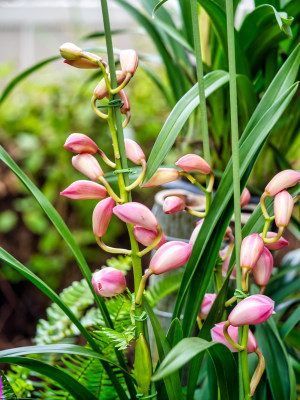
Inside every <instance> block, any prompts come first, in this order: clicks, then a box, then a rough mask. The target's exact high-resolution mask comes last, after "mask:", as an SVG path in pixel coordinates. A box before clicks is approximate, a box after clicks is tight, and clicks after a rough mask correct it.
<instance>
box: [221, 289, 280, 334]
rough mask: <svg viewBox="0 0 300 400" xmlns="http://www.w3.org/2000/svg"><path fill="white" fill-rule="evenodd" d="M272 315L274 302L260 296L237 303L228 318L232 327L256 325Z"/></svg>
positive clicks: (250, 297)
mask: <svg viewBox="0 0 300 400" xmlns="http://www.w3.org/2000/svg"><path fill="white" fill-rule="evenodd" d="M272 314H274V301H273V300H272V299H270V298H269V297H267V296H264V295H262V294H256V295H253V296H249V297H247V298H246V299H244V300H242V301H241V302H240V303H238V304H237V305H236V306H235V307H234V309H233V310H232V311H231V313H230V314H229V316H228V321H229V322H230V324H231V325H233V326H242V325H256V324H261V323H262V322H265V321H266V320H267V319H268V318H269V317H270V315H272Z"/></svg>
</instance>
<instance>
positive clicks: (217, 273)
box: [214, 265, 223, 293]
mask: <svg viewBox="0 0 300 400" xmlns="http://www.w3.org/2000/svg"><path fill="white" fill-rule="evenodd" d="M214 277H215V286H216V289H217V290H216V292H217V293H219V291H220V289H221V287H222V284H223V279H222V265H216V266H215V269H214Z"/></svg>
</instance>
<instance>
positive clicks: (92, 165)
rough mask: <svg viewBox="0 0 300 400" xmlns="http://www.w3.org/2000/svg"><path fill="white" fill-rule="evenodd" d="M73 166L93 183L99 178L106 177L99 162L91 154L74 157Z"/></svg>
mask: <svg viewBox="0 0 300 400" xmlns="http://www.w3.org/2000/svg"><path fill="white" fill-rule="evenodd" d="M72 165H73V167H74V168H76V169H77V170H78V171H79V172H81V173H82V174H84V175H86V176H87V177H88V178H90V179H91V180H92V181H97V180H98V179H99V177H101V176H104V173H103V171H102V168H101V167H100V165H99V163H98V161H97V160H96V158H95V157H94V156H92V155H91V154H88V153H82V154H78V155H77V156H74V157H72Z"/></svg>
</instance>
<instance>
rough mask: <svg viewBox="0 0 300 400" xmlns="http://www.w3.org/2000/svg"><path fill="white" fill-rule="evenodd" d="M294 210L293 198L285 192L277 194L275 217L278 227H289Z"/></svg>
mask: <svg viewBox="0 0 300 400" xmlns="http://www.w3.org/2000/svg"><path fill="white" fill-rule="evenodd" d="M293 209H294V200H293V197H292V196H291V195H290V194H289V192H287V191H286V190H283V191H282V192H280V193H278V194H276V196H275V198H274V216H275V224H276V226H278V228H279V227H280V226H284V227H285V226H288V224H289V222H290V219H291V215H292V212H293Z"/></svg>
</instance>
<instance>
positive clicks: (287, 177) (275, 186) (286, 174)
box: [265, 169, 300, 196]
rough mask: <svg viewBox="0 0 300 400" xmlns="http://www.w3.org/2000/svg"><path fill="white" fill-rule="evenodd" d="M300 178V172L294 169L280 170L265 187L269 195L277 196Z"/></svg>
mask: <svg viewBox="0 0 300 400" xmlns="http://www.w3.org/2000/svg"><path fill="white" fill-rule="evenodd" d="M299 180H300V172H298V171H294V170H293V169H286V170H284V171H281V172H279V173H278V174H277V175H275V176H274V178H273V179H271V180H270V182H269V183H268V184H267V186H266V187H265V192H266V193H267V195H268V196H275V194H277V193H279V192H281V191H282V190H283V189H286V188H289V187H291V186H294V185H296V183H297V182H298V181H299Z"/></svg>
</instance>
